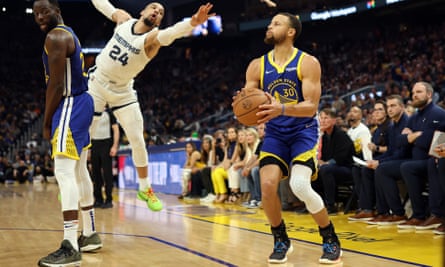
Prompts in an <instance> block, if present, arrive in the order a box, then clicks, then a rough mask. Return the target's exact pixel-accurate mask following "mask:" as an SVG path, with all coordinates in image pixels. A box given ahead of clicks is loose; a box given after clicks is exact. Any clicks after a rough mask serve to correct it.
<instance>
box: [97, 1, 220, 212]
mask: <svg viewBox="0 0 445 267" xmlns="http://www.w3.org/2000/svg"><path fill="white" fill-rule="evenodd" d="M93 4H94V5H95V7H96V8H97V9H98V10H99V11H100V12H101V13H103V14H104V15H105V16H106V17H108V18H109V19H111V20H113V21H114V22H116V23H117V26H116V28H115V31H114V35H113V37H112V38H111V39H110V40H109V41H108V43H107V44H106V46H105V48H104V49H103V50H102V52H101V53H100V54H99V55H98V56H97V58H96V66H95V67H93V68H92V70H91V73H90V79H89V82H88V83H89V84H88V87H89V90H90V94H91V95H92V96H93V99H94V111H95V112H94V115H95V116H94V119H93V124H92V127H91V131H92V132H94V131H95V125H96V121H97V120H98V119H99V118H100V114H101V113H102V111H103V110H104V107H105V104H108V105H109V106H110V108H111V109H112V110H113V113H114V115H115V116H116V118H117V120H118V121H119V123H120V125H121V126H122V128H123V129H124V131H125V134H126V136H127V138H128V141H129V143H130V145H131V149H132V155H133V161H134V165H135V166H136V170H137V173H138V176H139V192H138V194H137V197H138V198H139V199H140V200H143V201H146V202H147V206H148V207H149V208H150V209H151V210H153V211H159V210H161V209H162V203H161V202H160V201H159V199H158V198H157V197H156V195H155V194H154V192H153V190H152V188H151V182H150V180H149V178H148V169H147V168H148V155H147V149H146V145H145V142H144V136H143V131H144V128H143V126H144V124H143V120H142V113H141V110H140V107H139V103H138V100H137V97H136V93H135V90H134V89H133V78H134V77H136V75H137V74H138V73H139V72H140V71H142V70H143V69H144V68H145V66H146V65H147V64H148V62H150V60H152V59H153V58H154V57H155V56H156V54H157V53H158V51H159V49H160V48H161V46H168V45H170V44H171V43H172V42H173V41H174V40H175V39H178V38H181V37H184V36H186V35H187V34H189V33H190V32H191V31H192V30H193V28H194V27H195V26H197V25H199V24H201V23H204V22H205V21H206V20H207V19H208V18H209V17H210V16H213V15H214V14H209V11H210V9H211V8H212V5H211V4H209V3H208V4H206V5H202V6H201V7H200V8H199V10H198V11H197V12H196V13H195V14H194V15H193V16H192V18H191V19H190V20H187V21H182V22H178V23H176V24H175V25H173V26H171V27H168V28H166V29H162V30H160V29H158V26H159V25H160V23H161V20H162V18H163V17H164V7H163V6H162V5H161V4H159V3H155V2H154V3H150V4H148V5H147V6H146V7H145V8H144V9H143V10H142V11H141V12H140V17H139V19H132V18H130V17H129V15H128V13H127V14H125V12H123V11H122V10H120V9H115V8H114V7H113V6H112V5H111V4H110V3H109V2H108V1H107V0H102V1H100V0H93ZM126 15H127V16H126Z"/></svg>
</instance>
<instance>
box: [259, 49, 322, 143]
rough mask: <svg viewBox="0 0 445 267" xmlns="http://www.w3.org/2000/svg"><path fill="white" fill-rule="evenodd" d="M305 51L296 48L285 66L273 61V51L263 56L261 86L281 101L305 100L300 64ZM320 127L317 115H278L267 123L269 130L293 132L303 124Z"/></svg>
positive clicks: (297, 101)
mask: <svg viewBox="0 0 445 267" xmlns="http://www.w3.org/2000/svg"><path fill="white" fill-rule="evenodd" d="M304 56H305V53H304V52H303V51H301V50H299V49H296V48H295V49H294V52H293V54H292V56H291V57H290V58H289V60H288V62H287V63H286V64H284V66H282V67H280V66H277V65H276V64H275V63H274V61H273V51H270V52H269V53H267V54H266V55H263V56H262V57H261V80H260V87H261V88H263V90H264V91H265V92H268V93H270V94H271V95H272V96H273V97H274V98H275V99H276V100H277V102H279V103H282V104H286V103H299V102H302V101H304V97H303V92H302V89H301V73H300V65H301V61H302V59H303V57H304ZM308 125H309V126H314V127H318V122H317V120H316V118H315V117H291V116H278V117H276V118H274V119H272V120H270V121H269V122H268V123H267V127H266V135H267V133H268V132H280V133H281V134H293V133H295V131H296V130H298V129H300V128H301V127H302V126H304V127H306V126H308Z"/></svg>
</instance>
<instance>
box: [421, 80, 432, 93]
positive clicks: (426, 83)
mask: <svg viewBox="0 0 445 267" xmlns="http://www.w3.org/2000/svg"><path fill="white" fill-rule="evenodd" d="M419 83H420V84H421V85H423V86H424V87H425V89H426V91H427V93H428V92H429V93H431V94H434V88H433V86H432V85H431V84H430V83H428V82H419Z"/></svg>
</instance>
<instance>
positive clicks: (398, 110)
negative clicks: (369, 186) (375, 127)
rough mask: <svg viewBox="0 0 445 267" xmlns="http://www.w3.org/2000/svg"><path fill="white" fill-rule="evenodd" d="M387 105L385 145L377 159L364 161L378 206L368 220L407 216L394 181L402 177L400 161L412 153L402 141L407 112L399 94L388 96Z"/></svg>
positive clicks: (383, 221)
mask: <svg viewBox="0 0 445 267" xmlns="http://www.w3.org/2000/svg"><path fill="white" fill-rule="evenodd" d="M386 105H387V110H388V115H389V117H390V118H391V121H392V124H391V125H390V127H389V129H388V149H387V151H386V152H385V153H383V154H382V155H381V156H379V158H378V159H374V160H368V161H367V164H368V165H367V166H368V168H371V169H375V172H374V183H375V188H376V209H377V215H376V216H375V217H374V218H373V219H372V220H369V221H368V223H369V224H377V225H391V224H400V223H404V222H405V221H406V220H407V217H406V215H405V209H404V207H403V204H402V200H401V196H400V192H399V186H398V184H397V181H398V180H402V174H401V172H400V165H401V164H402V163H403V162H404V161H405V160H406V159H409V158H410V157H411V155H410V152H409V149H408V148H406V147H405V146H402V142H401V139H402V136H401V134H402V130H403V129H404V128H405V127H406V124H407V122H408V115H407V114H406V113H405V110H404V105H403V99H402V97H401V96H399V95H390V96H388V97H387V99H386Z"/></svg>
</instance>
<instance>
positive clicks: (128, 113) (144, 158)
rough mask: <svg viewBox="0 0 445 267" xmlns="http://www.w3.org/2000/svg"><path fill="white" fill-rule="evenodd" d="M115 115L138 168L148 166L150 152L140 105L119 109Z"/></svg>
mask: <svg viewBox="0 0 445 267" xmlns="http://www.w3.org/2000/svg"><path fill="white" fill-rule="evenodd" d="M114 114H115V115H116V118H117V120H118V122H119V124H120V125H121V126H122V128H123V129H124V131H125V135H126V136H127V138H128V142H129V143H130V146H131V152H132V157H133V162H134V165H135V166H136V167H144V166H147V165H148V154H147V153H148V152H147V148H146V144H145V140H144V121H143V119H142V113H141V109H140V108H139V104H138V103H134V104H131V105H129V106H126V107H123V108H120V109H117V110H116V111H115V112H114Z"/></svg>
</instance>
